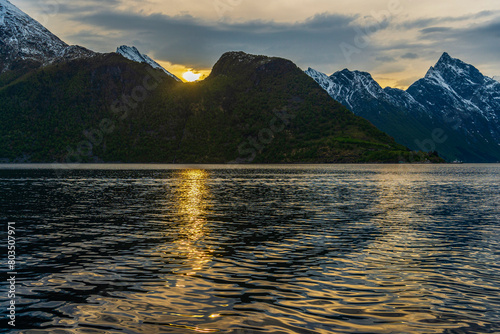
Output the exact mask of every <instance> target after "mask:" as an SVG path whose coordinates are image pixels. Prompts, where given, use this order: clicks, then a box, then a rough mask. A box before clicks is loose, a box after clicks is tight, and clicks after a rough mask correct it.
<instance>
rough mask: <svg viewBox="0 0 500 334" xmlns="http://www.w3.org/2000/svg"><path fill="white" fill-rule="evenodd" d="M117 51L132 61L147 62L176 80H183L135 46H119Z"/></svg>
mask: <svg viewBox="0 0 500 334" xmlns="http://www.w3.org/2000/svg"><path fill="white" fill-rule="evenodd" d="M116 53H118V54H120V55H122V56H124V57H125V58H127V59H129V60H132V61H135V62H138V63H146V64H148V65H149V66H151V67H152V68H155V69H160V70H162V71H163V72H165V73H166V74H167V75H169V76H171V77H172V78H174V79H175V80H177V81H179V82H180V81H182V80H181V79H179V78H178V77H176V76H175V75H173V74H172V73H170V72H169V71H167V70H166V69H165V68H163V66H161V65H160V64H158V63H157V62H156V61H155V60H153V59H151V58H150V57H149V56H148V55H146V54H142V53H141V52H140V51H139V50H138V49H137V48H136V47H135V46H127V45H122V46H119V47H118V48H117V49H116Z"/></svg>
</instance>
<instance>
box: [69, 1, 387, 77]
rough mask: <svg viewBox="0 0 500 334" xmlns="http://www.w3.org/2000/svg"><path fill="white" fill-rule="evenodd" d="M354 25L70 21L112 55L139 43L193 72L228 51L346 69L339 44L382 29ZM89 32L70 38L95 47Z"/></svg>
mask: <svg viewBox="0 0 500 334" xmlns="http://www.w3.org/2000/svg"><path fill="white" fill-rule="evenodd" d="M357 19H358V16H356V15H353V16H348V15H339V14H328V13H321V14H317V15H315V16H313V17H310V18H307V19H306V20H303V21H301V22H293V23H283V22H275V21H259V20H253V21H246V22H237V23H234V22H213V21H208V20H203V19H199V18H195V17H193V16H190V15H177V16H168V15H165V14H150V15H144V14H140V13H132V12H125V11H111V10H107V11H100V12H94V13H84V14H83V15H80V16H73V17H72V20H74V21H77V22H81V23H85V24H87V25H89V26H92V27H94V29H93V31H96V34H98V36H99V38H100V39H103V40H106V41H107V43H109V44H110V46H112V48H111V49H112V50H113V49H114V47H115V45H119V44H131V43H132V41H134V40H138V41H142V44H143V45H142V48H143V50H141V51H142V52H145V53H152V55H153V56H154V57H156V58H157V59H158V60H161V61H169V62H171V63H174V64H184V65H186V66H192V67H194V68H198V67H204V68H206V67H211V66H212V65H213V63H214V62H215V61H216V60H217V59H218V58H219V57H220V55H221V54H222V53H224V52H226V51H231V50H243V51H246V52H250V53H259V54H268V55H273V56H282V57H285V58H291V59H292V60H294V61H296V62H297V63H299V64H303V65H304V66H305V65H307V64H316V66H317V65H318V64H319V65H329V66H339V67H340V66H345V65H346V58H345V57H344V53H343V52H342V49H341V47H340V45H341V43H347V44H351V45H353V46H354V45H356V42H358V45H359V43H365V42H366V43H367V44H369V42H370V36H371V35H373V34H375V33H376V32H377V31H379V30H383V29H384V28H385V27H384V26H383V25H372V26H360V25H358V24H357V23H356V20H357ZM88 32H89V31H87V32H86V33H85V34H81V33H80V32H79V33H78V34H73V35H72V36H70V37H71V39H75V40H76V39H77V40H80V41H83V42H85V43H89V44H91V45H95V42H96V36H91V35H90V34H89V33H88ZM98 46H99V47H102V46H103V44H102V43H98ZM112 50H109V49H108V51H112ZM99 51H104V50H99ZM113 51H114V50H113Z"/></svg>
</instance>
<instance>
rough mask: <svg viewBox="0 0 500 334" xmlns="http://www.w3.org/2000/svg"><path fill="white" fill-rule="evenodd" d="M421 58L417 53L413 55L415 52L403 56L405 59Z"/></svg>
mask: <svg viewBox="0 0 500 334" xmlns="http://www.w3.org/2000/svg"><path fill="white" fill-rule="evenodd" d="M419 57H420V56H419V55H418V54H416V53H413V52H408V53H405V54H404V55H402V56H401V58H403V59H417V58H419Z"/></svg>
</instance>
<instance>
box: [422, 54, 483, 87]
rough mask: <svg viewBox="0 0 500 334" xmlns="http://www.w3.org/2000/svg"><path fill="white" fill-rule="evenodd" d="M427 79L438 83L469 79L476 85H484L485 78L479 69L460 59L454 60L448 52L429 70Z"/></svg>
mask: <svg viewBox="0 0 500 334" xmlns="http://www.w3.org/2000/svg"><path fill="white" fill-rule="evenodd" d="M425 78H427V79H434V80H437V81H442V79H444V80H445V81H455V80H457V79H467V80H468V81H470V82H472V83H476V84H483V83H484V76H483V75H482V74H481V72H479V70H478V69H477V68H475V67H474V66H472V65H469V64H467V63H465V62H463V61H461V60H460V59H457V58H452V57H451V56H450V55H449V54H448V53H447V52H444V53H443V55H442V56H441V58H439V60H438V62H437V63H436V65H434V66H433V67H431V68H430V69H429V71H428V72H427V74H426V75H425Z"/></svg>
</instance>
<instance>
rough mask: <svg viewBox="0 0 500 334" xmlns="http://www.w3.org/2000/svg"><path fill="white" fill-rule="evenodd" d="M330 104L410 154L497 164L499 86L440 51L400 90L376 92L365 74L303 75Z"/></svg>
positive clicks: (378, 89) (499, 153)
mask: <svg viewBox="0 0 500 334" xmlns="http://www.w3.org/2000/svg"><path fill="white" fill-rule="evenodd" d="M306 74H308V75H309V76H310V77H312V78H313V79H314V80H315V81H316V82H317V83H319V84H320V86H321V87H323V89H325V90H326V91H327V92H328V94H329V95H330V96H331V97H333V98H334V99H335V100H338V101H339V102H341V103H342V104H343V105H345V106H346V107H348V108H349V109H351V110H352V111H353V112H354V113H355V114H357V115H360V116H362V117H364V118H366V119H368V120H369V121H371V122H372V123H373V124H374V125H376V126H377V127H378V128H380V129H381V130H383V131H385V132H387V133H388V134H390V135H391V136H393V137H394V138H395V139H396V140H397V141H398V142H400V143H402V144H404V145H407V146H408V147H410V148H412V149H414V150H426V151H434V150H437V151H438V152H439V154H440V155H442V156H444V157H445V158H446V159H447V160H449V161H453V160H461V161H466V162H496V161H499V160H500V146H499V142H500V124H499V117H500V83H498V82H497V81H495V80H493V79H491V78H488V77H486V76H484V75H482V74H481V73H480V72H479V70H477V69H476V68H475V67H474V66H472V65H470V64H466V63H464V62H463V61H461V60H459V59H455V58H452V57H450V55H449V54H448V53H444V54H443V55H442V56H441V58H440V59H439V61H438V62H437V63H436V65H435V66H433V67H431V68H430V69H429V71H428V72H427V74H426V75H425V77H424V78H422V79H420V80H418V81H417V82H415V83H414V84H413V85H411V86H410V87H409V88H408V89H407V90H406V91H403V90H400V89H394V88H389V87H388V88H385V89H382V87H380V85H379V84H378V83H377V82H376V81H375V80H373V78H372V77H371V75H370V74H369V73H366V72H359V71H349V70H343V71H339V72H336V73H334V74H333V75H331V76H326V75H325V74H322V73H320V72H318V71H315V70H313V69H308V70H307V71H306Z"/></svg>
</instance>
